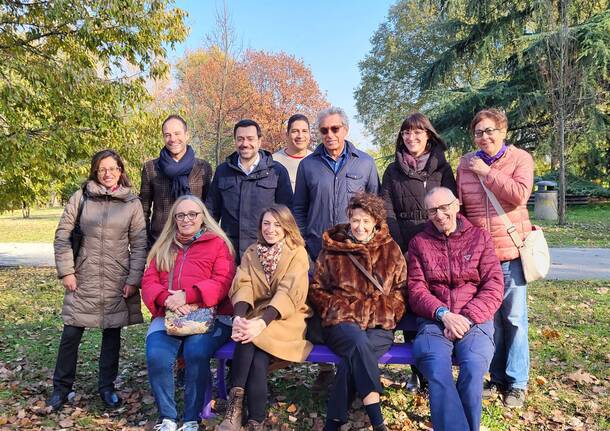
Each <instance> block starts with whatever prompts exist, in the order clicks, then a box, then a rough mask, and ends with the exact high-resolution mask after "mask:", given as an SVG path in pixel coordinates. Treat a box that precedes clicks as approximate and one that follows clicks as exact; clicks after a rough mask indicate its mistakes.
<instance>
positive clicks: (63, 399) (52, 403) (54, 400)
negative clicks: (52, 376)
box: [47, 390, 68, 412]
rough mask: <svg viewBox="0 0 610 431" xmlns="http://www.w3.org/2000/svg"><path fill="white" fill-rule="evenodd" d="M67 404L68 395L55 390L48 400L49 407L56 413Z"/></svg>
mask: <svg viewBox="0 0 610 431" xmlns="http://www.w3.org/2000/svg"><path fill="white" fill-rule="evenodd" d="M67 402H68V394H66V393H63V392H61V391H57V390H55V391H53V393H52V394H51V397H50V398H49V399H48V400H47V406H49V407H51V409H52V410H53V411H54V412H56V411H58V410H61V408H62V407H63V406H64V404H66V403H67Z"/></svg>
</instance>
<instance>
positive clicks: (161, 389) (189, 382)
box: [146, 321, 231, 422]
mask: <svg viewBox="0 0 610 431" xmlns="http://www.w3.org/2000/svg"><path fill="white" fill-rule="evenodd" d="M230 336H231V327H230V326H227V325H224V324H222V323H220V322H218V321H216V323H215V326H214V329H213V330H212V331H211V332H209V333H207V334H197V335H189V336H186V337H174V336H171V335H167V333H166V332H165V331H157V332H153V333H151V334H149V335H148V337H147V338H146V366H147V368H148V381H149V383H150V389H151V390H152V393H153V395H154V397H155V402H156V403H157V409H158V410H159V416H160V418H161V419H162V420H163V419H171V420H173V421H178V412H177V411H176V401H175V399H174V395H175V385H174V364H175V362H176V357H177V356H178V352H179V351H180V348H182V355H183V357H184V365H185V369H184V418H183V419H184V421H185V422H186V421H196V420H198V419H199V411H200V410H201V407H202V406H203V395H204V392H205V388H206V384H207V382H208V380H209V378H210V358H211V357H212V355H214V353H215V352H216V350H218V349H219V348H220V347H221V346H222V345H223V344H225V343H226V342H227V341H228V340H229V337H230Z"/></svg>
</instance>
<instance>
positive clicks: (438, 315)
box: [434, 307, 449, 322]
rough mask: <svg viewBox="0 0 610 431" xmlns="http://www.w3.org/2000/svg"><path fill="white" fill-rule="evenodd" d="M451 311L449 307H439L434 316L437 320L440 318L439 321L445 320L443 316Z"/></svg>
mask: <svg viewBox="0 0 610 431" xmlns="http://www.w3.org/2000/svg"><path fill="white" fill-rule="evenodd" d="M447 313H449V309H448V308H447V307H438V308H437V309H436V313H434V317H435V318H436V320H438V321H439V322H442V321H443V316H444V315H445V314H447Z"/></svg>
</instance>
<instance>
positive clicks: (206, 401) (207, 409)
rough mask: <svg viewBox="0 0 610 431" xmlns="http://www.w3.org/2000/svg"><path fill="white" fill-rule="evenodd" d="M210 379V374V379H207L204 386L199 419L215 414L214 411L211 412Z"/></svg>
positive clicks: (208, 417) (211, 416)
mask: <svg viewBox="0 0 610 431" xmlns="http://www.w3.org/2000/svg"><path fill="white" fill-rule="evenodd" d="M212 379H213V377H212V376H210V379H209V380H208V383H207V384H206V386H205V394H204V395H203V408H202V409H201V412H200V413H199V417H200V418H201V419H210V418H213V417H214V416H216V415H215V414H214V413H212Z"/></svg>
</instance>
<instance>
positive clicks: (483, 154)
mask: <svg viewBox="0 0 610 431" xmlns="http://www.w3.org/2000/svg"><path fill="white" fill-rule="evenodd" d="M505 152H506V144H502V148H500V151H498V153H497V154H496V155H495V156H490V155H489V154H487V153H486V152H485V151H483V150H479V151H477V156H478V157H479V158H480V159H481V160H483V161H484V162H485V164H486V165H487V166H491V164H492V163H493V162H495V161H496V160H498V159H499V158H500V157H502V156H503V155H504V153H505Z"/></svg>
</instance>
